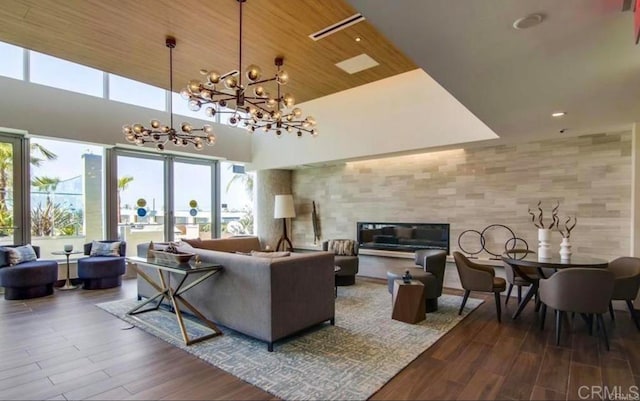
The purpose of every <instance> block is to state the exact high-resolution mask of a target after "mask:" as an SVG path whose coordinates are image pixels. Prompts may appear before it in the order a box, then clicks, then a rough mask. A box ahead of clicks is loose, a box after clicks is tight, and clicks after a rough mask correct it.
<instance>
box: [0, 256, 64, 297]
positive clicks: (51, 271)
mask: <svg viewBox="0 0 640 401" xmlns="http://www.w3.org/2000/svg"><path fill="white" fill-rule="evenodd" d="M56 280H58V262H56V261H55V260H36V261H32V262H24V263H20V264H17V265H15V266H7V267H3V268H0V287H4V299H9V300H11V299H29V298H38V297H44V296H47V295H51V294H53V284H54V283H55V282H56Z"/></svg>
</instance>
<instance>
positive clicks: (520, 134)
mask: <svg viewBox="0 0 640 401" xmlns="http://www.w3.org/2000/svg"><path fill="white" fill-rule="evenodd" d="M347 1H348V2H349V3H350V4H351V5H352V6H353V7H354V8H356V9H357V10H358V11H359V12H360V13H362V14H363V15H364V16H365V17H366V18H367V20H368V21H369V22H371V23H372V24H373V25H374V26H375V27H376V28H378V30H380V31H381V32H382V34H383V35H385V36H386V37H387V38H388V39H389V40H390V41H391V42H393V43H394V44H395V45H396V46H397V47H398V48H399V49H400V50H401V51H403V52H404V53H405V54H406V55H407V56H409V57H410V58H411V59H412V60H413V61H414V62H415V63H416V64H417V65H418V66H420V67H421V68H423V69H424V70H425V71H426V72H427V73H428V74H429V75H430V76H431V77H432V78H434V79H435V80H436V81H437V82H438V83H439V84H440V85H442V86H443V87H444V88H445V89H446V90H447V91H449V92H450V93H451V94H452V95H453V96H454V97H456V98H457V99H458V100H459V101H460V102H461V103H462V104H463V105H464V106H466V107H467V108H468V109H469V110H470V111H471V112H472V113H473V114H475V115H476V116H477V117H478V118H480V120H482V121H483V122H484V123H485V124H487V125H488V126H489V128H491V129H492V130H493V131H494V132H495V133H496V134H498V135H499V136H500V137H501V138H503V139H508V140H530V139H533V138H537V137H548V136H554V135H560V134H558V132H559V130H560V129H563V128H566V129H568V131H567V134H568V135H575V134H578V133H589V132H598V131H605V130H612V129H620V128H626V127H629V126H630V125H631V124H632V123H634V122H637V121H640V45H635V43H634V38H633V12H631V11H626V12H623V11H622V8H623V1H622V0H538V1H531V0H475V1H471V0H403V1H389V0H347ZM634 2H635V1H634ZM531 13H541V14H543V15H544V17H545V18H544V20H543V22H542V23H541V24H540V25H538V26H536V27H533V28H530V29H526V30H515V29H514V28H513V27H512V24H513V22H514V21H515V20H516V19H518V18H520V17H523V16H526V15H528V14H531ZM558 110H562V111H566V112H567V115H566V116H565V117H564V118H562V119H554V118H552V117H551V113H552V112H554V111H558Z"/></svg>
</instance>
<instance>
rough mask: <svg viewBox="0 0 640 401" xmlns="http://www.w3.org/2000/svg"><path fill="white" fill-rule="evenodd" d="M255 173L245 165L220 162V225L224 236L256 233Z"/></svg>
mask: <svg viewBox="0 0 640 401" xmlns="http://www.w3.org/2000/svg"><path fill="white" fill-rule="evenodd" d="M253 182H254V175H253V173H248V172H245V171H244V166H240V165H236V164H232V163H228V162H222V163H220V227H221V235H222V237H230V236H232V235H240V234H254V224H253Z"/></svg>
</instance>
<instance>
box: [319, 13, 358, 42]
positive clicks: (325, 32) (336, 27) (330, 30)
mask: <svg viewBox="0 0 640 401" xmlns="http://www.w3.org/2000/svg"><path fill="white" fill-rule="evenodd" d="M362 21H364V17H363V16H362V15H360V14H354V15H352V16H351V17H349V18H345V19H343V20H342V21H340V22H337V23H335V24H333V25H331V26H328V27H326V28H324V29H321V30H319V31H318V32H316V33H312V34H311V35H309V37H310V38H311V39H313V40H320V39H323V38H326V37H327V36H329V35H333V34H334V33H336V32H338V31H341V30H343V29H345V28H348V27H350V26H351V25H355V24H357V23H358V22H362Z"/></svg>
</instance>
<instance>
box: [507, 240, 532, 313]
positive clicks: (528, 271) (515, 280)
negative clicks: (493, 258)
mask: <svg viewBox="0 0 640 401" xmlns="http://www.w3.org/2000/svg"><path fill="white" fill-rule="evenodd" d="M506 253H507V254H509V255H510V256H513V257H516V258H517V257H519V256H526V255H529V254H533V253H535V252H534V251H531V250H529V249H510V250H509V252H506ZM502 264H503V266H504V271H505V273H506V277H507V283H508V284H509V288H508V289H507V297H506V298H505V300H504V304H505V306H506V305H507V304H508V303H509V298H511V291H513V287H514V286H516V287H518V289H517V291H518V304H520V302H522V287H529V286H530V285H531V282H532V281H534V280H538V279H539V278H540V276H539V275H538V272H537V271H536V268H535V267H520V268H519V269H520V272H522V273H523V274H525V275H527V277H528V278H529V280H526V279H524V278H522V277H520V276H519V275H518V274H516V273H515V272H514V271H513V267H512V266H511V265H510V264H509V263H507V262H502Z"/></svg>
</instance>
